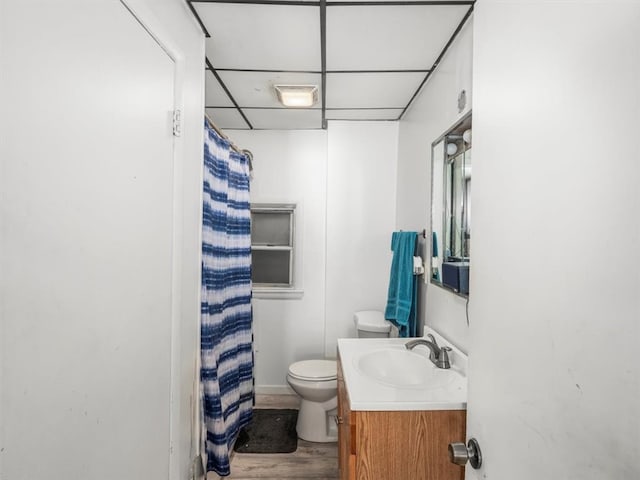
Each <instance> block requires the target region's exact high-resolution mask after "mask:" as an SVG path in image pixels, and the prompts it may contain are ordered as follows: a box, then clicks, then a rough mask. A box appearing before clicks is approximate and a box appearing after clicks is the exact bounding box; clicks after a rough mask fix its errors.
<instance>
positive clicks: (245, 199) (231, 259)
mask: <svg viewBox="0 0 640 480" xmlns="http://www.w3.org/2000/svg"><path fill="white" fill-rule="evenodd" d="M251 322H252V311H251V229H250V208H249V164H248V160H247V158H246V157H245V156H244V155H240V154H238V153H236V152H235V151H233V150H231V147H230V143H229V142H228V141H227V140H226V139H224V138H221V137H220V136H219V135H218V134H217V133H216V132H215V130H213V129H212V128H211V127H210V126H209V125H208V124H207V122H206V120H205V144H204V199H203V227H202V303H201V357H202V362H201V363H202V366H201V372H200V378H201V382H202V396H203V410H202V412H203V417H204V418H203V420H204V425H205V431H206V436H205V438H204V441H205V448H204V451H205V453H206V457H207V461H206V465H207V471H214V472H216V473H217V474H218V475H222V476H225V475H229V473H230V469H229V452H230V451H231V449H232V448H233V442H234V440H235V438H236V436H237V434H238V431H239V430H240V428H242V427H243V426H245V425H247V424H248V423H249V422H250V420H251V412H252V407H253V349H252V331H251Z"/></svg>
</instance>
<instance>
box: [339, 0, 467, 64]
mask: <svg viewBox="0 0 640 480" xmlns="http://www.w3.org/2000/svg"><path fill="white" fill-rule="evenodd" d="M468 9H469V6H467V5H464V6H406V5H405V6H395V7H394V6H362V7H360V6H331V7H328V8H327V69H328V70H396V69H397V70H419V69H429V68H431V66H432V65H433V63H434V61H435V60H436V58H437V57H438V55H439V54H440V52H441V51H442V49H443V47H444V46H445V45H446V43H447V41H448V40H449V38H450V37H451V35H452V34H453V32H454V31H455V29H456V27H457V26H458V24H459V23H460V21H461V20H462V18H463V17H464V15H465V14H466V12H467V10H468Z"/></svg>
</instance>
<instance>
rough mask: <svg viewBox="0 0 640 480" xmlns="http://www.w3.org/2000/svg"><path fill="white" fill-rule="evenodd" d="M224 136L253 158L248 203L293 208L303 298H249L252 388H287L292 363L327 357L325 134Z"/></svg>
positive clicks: (296, 266) (297, 281) (297, 271)
mask: <svg viewBox="0 0 640 480" xmlns="http://www.w3.org/2000/svg"><path fill="white" fill-rule="evenodd" d="M214 120H215V119H214ZM227 133H228V134H229V136H230V137H231V138H232V139H233V141H234V142H235V143H236V144H237V145H239V146H240V147H241V148H247V149H249V150H251V152H252V153H253V155H254V162H253V165H254V171H253V180H252V181H251V202H252V203H270V202H271V203H274V202H275V203H296V204H297V209H296V238H295V245H296V252H297V253H296V255H295V258H294V281H295V289H296V290H302V294H301V295H302V296H301V297H299V298H288V299H281V298H261V297H260V294H254V299H253V307H254V310H253V313H254V335H255V349H256V370H255V375H256V391H257V392H258V393H269V392H274V393H275V392H281V391H287V387H286V375H287V369H288V367H289V364H291V363H292V362H294V361H298V360H303V359H310V358H322V357H323V353H324V331H325V326H324V301H325V294H324V293H325V292H324V288H325V287H324V270H325V218H326V172H327V132H326V131H324V130H287V131H284V130H283V131H242V130H237V131H234V130H230V131H228V132H227Z"/></svg>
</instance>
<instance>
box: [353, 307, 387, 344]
mask: <svg viewBox="0 0 640 480" xmlns="http://www.w3.org/2000/svg"><path fill="white" fill-rule="evenodd" d="M353 322H354V323H355V324H356V330H357V332H358V338H386V337H388V336H389V332H390V331H391V323H390V322H388V321H387V320H385V319H384V315H383V314H382V312H379V311H378V310H363V311H361V312H356V313H354V314H353Z"/></svg>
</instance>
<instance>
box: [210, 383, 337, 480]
mask: <svg viewBox="0 0 640 480" xmlns="http://www.w3.org/2000/svg"><path fill="white" fill-rule="evenodd" d="M298 406H299V400H298V397H297V396H295V395H256V408H298ZM217 478H218V477H217V475H211V474H209V476H208V477H207V480H214V479H217ZM224 478H228V479H232V480H254V479H256V478H259V479H262V480H307V479H309V480H336V479H337V478H338V444H337V443H313V442H306V441H304V440H300V439H298V449H297V450H296V451H295V452H293V453H275V454H265V453H234V454H233V457H232V459H231V475H230V476H228V477H224Z"/></svg>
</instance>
